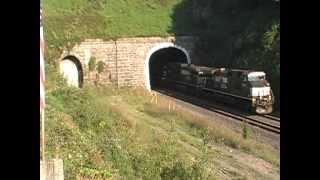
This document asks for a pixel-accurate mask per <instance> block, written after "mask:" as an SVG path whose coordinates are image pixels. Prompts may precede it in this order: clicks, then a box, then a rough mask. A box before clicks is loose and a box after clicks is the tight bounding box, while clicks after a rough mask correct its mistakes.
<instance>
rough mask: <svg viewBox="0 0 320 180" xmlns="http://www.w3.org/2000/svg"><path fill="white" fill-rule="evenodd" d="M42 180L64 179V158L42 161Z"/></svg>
mask: <svg viewBox="0 0 320 180" xmlns="http://www.w3.org/2000/svg"><path fill="white" fill-rule="evenodd" d="M40 180H64V174H63V161H62V159H52V160H45V161H40Z"/></svg>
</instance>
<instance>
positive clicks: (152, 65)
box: [149, 47, 190, 90]
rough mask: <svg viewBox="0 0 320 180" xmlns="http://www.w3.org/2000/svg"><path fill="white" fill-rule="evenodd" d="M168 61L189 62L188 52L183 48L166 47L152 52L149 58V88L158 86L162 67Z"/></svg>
mask: <svg viewBox="0 0 320 180" xmlns="http://www.w3.org/2000/svg"><path fill="white" fill-rule="evenodd" d="M169 62H181V63H190V59H189V56H188V54H187V53H186V51H185V50H184V49H180V48H177V47H167V48H162V49H159V50H157V51H155V52H153V53H152V54H151V55H150V58H149V80H150V82H149V83H150V90H152V89H154V88H156V87H158V86H159V81H161V80H160V78H159V77H160V76H161V70H162V67H163V66H164V65H165V64H167V63H169Z"/></svg>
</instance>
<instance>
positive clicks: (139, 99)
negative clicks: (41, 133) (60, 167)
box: [46, 73, 280, 179]
mask: <svg viewBox="0 0 320 180" xmlns="http://www.w3.org/2000/svg"><path fill="white" fill-rule="evenodd" d="M50 74H51V75H50V76H49V77H48V78H49V80H50V81H48V82H50V83H49V86H48V87H49V88H48V94H47V103H48V106H47V109H46V111H47V112H46V114H47V120H46V123H47V124H46V128H47V129H46V144H47V151H46V153H47V157H49V158H55V157H58V158H62V159H63V160H64V166H65V176H66V179H75V178H77V177H78V178H79V177H87V178H93V179H99V178H100V179H106V178H110V179H122V178H124V179H140V178H142V179H174V178H177V179H196V178H197V179H198V178H202V179H225V178H232V179H278V178H279V164H280V161H279V151H278V150H275V149H274V148H273V147H271V146H269V145H265V144H262V143H259V142H257V141H256V140H254V138H253V136H252V134H250V129H249V133H248V134H247V135H248V137H247V138H243V136H242V134H239V133H236V132H234V131H232V130H230V129H229V128H227V127H226V126H224V125H223V124H214V123H213V124H212V121H211V119H202V118H200V117H197V116H196V115H194V114H190V113H189V112H187V111H183V110H181V109H179V108H176V109H175V110H174V111H172V110H171V111H169V110H168V100H167V99H165V98H159V99H158V103H157V104H155V103H154V101H153V102H151V96H150V95H148V94H147V93H146V92H145V91H144V90H142V89H127V88H123V89H116V88H114V87H98V88H97V87H92V86H88V87H84V89H81V90H80V89H74V88H68V87H66V86H65V84H64V82H63V81H62V80H61V79H60V78H58V77H57V76H53V75H52V74H53V73H50ZM247 130H248V129H247ZM252 162H254V163H253V164H252Z"/></svg>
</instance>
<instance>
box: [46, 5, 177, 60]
mask: <svg viewBox="0 0 320 180" xmlns="http://www.w3.org/2000/svg"><path fill="white" fill-rule="evenodd" d="M181 1H182V0H170V1H167V0H161V1H159V0H148V1H145V0H130V1H129V0H95V1H94V0H92V1H89V0H54V1H53V0H50V1H45V2H44V14H45V17H44V29H45V39H46V42H47V50H48V51H49V52H48V54H47V58H48V59H49V60H50V61H53V60H54V59H55V58H57V57H58V56H59V53H61V50H62V49H63V48H66V47H71V46H72V45H74V44H75V43H77V42H80V41H81V40H84V39H85V38H102V39H115V38H119V37H139V36H169V35H172V34H173V33H172V31H171V29H172V23H173V22H172V18H171V16H172V14H173V11H174V7H175V6H176V5H177V4H179V3H180V2H181Z"/></svg>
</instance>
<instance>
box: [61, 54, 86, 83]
mask: <svg viewBox="0 0 320 180" xmlns="http://www.w3.org/2000/svg"><path fill="white" fill-rule="evenodd" d="M59 65H60V67H59V69H60V74H61V75H62V76H63V78H64V79H66V81H67V84H68V85H69V86H74V87H82V84H83V71H82V66H81V63H80V61H79V60H78V59H77V58H76V57H74V56H67V57H65V58H63V60H62V61H61V62H60V64H59Z"/></svg>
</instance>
